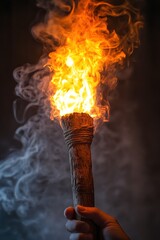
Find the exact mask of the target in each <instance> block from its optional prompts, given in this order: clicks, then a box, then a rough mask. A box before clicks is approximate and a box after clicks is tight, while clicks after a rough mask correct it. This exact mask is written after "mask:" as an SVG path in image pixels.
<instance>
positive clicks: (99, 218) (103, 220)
mask: <svg viewBox="0 0 160 240" xmlns="http://www.w3.org/2000/svg"><path fill="white" fill-rule="evenodd" d="M75 210H76V212H77V214H78V215H80V216H82V217H84V218H88V219H90V220H92V221H93V222H94V223H95V224H96V225H97V226H99V227H100V228H102V229H103V228H105V227H106V226H107V225H109V224H110V223H117V221H116V219H115V218H114V217H112V216H110V215H108V214H106V213H104V212H103V211H101V210H100V209H99V208H96V207H84V206H80V205H78V206H77V207H76V208H75Z"/></svg>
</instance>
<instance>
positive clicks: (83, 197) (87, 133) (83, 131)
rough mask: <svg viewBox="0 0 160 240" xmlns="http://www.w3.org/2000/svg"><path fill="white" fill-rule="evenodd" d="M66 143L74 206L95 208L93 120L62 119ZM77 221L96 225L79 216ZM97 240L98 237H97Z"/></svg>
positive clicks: (77, 116)
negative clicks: (92, 146) (92, 158)
mask: <svg viewBox="0 0 160 240" xmlns="http://www.w3.org/2000/svg"><path fill="white" fill-rule="evenodd" d="M61 125H62V129H63V131H64V136H65V141H66V144H67V146H68V150H69V161H70V172H71V185H72V193H73V203H74V206H77V205H82V206H86V207H94V184H93V175H92V160H91V143H92V139H93V119H92V118H91V117H90V116H89V115H88V114H85V113H73V114H69V115H65V116H63V117H62V119H61ZM77 219H79V220H82V221H85V222H87V223H89V224H90V225H91V226H92V227H93V229H94V232H95V236H96V234H97V233H96V232H97V231H96V229H95V226H94V224H93V223H92V222H91V221H89V220H87V219H84V218H81V217H80V216H78V215H77ZM95 239H96V237H95Z"/></svg>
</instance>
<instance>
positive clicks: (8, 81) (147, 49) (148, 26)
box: [0, 0, 160, 240]
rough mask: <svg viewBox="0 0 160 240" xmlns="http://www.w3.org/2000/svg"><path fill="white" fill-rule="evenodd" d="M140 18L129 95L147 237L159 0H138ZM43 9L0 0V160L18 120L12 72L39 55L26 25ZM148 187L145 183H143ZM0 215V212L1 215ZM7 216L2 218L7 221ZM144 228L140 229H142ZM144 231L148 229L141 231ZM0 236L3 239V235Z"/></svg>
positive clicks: (154, 197)
mask: <svg viewBox="0 0 160 240" xmlns="http://www.w3.org/2000/svg"><path fill="white" fill-rule="evenodd" d="M139 2H140V6H141V11H142V13H143V15H144V18H145V27H144V29H143V31H142V33H141V46H140V47H139V49H138V50H136V51H137V53H136V54H137V56H136V59H135V70H134V76H133V78H134V79H135V80H134V81H132V82H131V84H130V87H131V88H132V91H131V95H130V98H131V99H132V100H133V101H134V99H135V100H136V102H138V108H137V110H136V119H137V121H138V123H139V129H140V130H139V131H140V138H141V141H142V142H143V146H144V149H145V152H146V155H145V156H146V158H145V169H147V175H148V181H149V182H150V184H151V186H152V194H151V195H149V196H148V198H147V199H146V201H148V202H147V204H148V205H152V206H155V207H154V208H155V209H154V210H155V212H153V211H152V212H151V213H150V215H148V224H149V225H150V233H149V234H150V238H148V239H151V236H153V238H152V239H158V232H159V229H158V222H159V219H155V218H157V215H155V213H156V212H157V211H158V210H159V209H157V206H158V204H157V203H158V199H159V197H160V191H159V186H158V185H159V173H160V107H159V104H160V2H158V1H156V0H152V1H139ZM43 15H44V11H43V10H40V9H38V8H37V7H36V4H35V1H33V0H5V1H1V2H0V19H1V33H0V159H3V158H4V157H5V155H6V154H7V151H8V149H9V148H10V147H12V146H14V145H15V144H16V142H15V141H14V140H13V136H14V132H15V129H16V128H17V127H18V123H16V121H15V120H14V117H13V107H12V105H13V101H14V100H15V99H16V96H15V93H14V88H15V85H16V83H15V81H14V79H13V74H12V73H13V70H14V69H15V68H16V67H18V66H21V65H23V64H25V63H26V62H29V63H36V62H37V60H38V59H39V57H40V56H41V54H42V47H41V44H40V43H38V42H36V41H35V40H34V39H33V37H32V35H31V32H30V31H31V27H32V25H34V24H35V23H36V22H38V20H40V19H42V17H43ZM146 188H147V186H146ZM1 217H3V216H1ZM8 221H9V220H6V224H8V223H9V222H8ZM144 231H145V230H144ZM146 231H147V230H146ZM2 240H4V239H2Z"/></svg>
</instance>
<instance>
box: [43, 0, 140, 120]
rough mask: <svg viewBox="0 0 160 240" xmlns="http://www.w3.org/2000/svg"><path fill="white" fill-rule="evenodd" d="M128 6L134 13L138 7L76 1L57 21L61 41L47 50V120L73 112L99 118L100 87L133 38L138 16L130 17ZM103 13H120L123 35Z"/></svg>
mask: <svg viewBox="0 0 160 240" xmlns="http://www.w3.org/2000/svg"><path fill="white" fill-rule="evenodd" d="M130 11H131V12H132V14H133V13H134V14H135V15H137V18H138V12H137V11H136V10H135V9H134V8H132V7H131V6H129V5H128V3H124V4H123V5H121V6H113V5H111V4H108V3H106V2H100V3H97V2H96V1H91V0H90V1H89V0H88V1H85V3H84V1H80V3H79V5H78V7H77V8H75V9H73V11H72V12H71V13H70V14H69V15H67V16H66V17H64V18H63V19H61V20H60V23H59V25H60V26H61V28H60V29H61V32H60V35H61V36H62V41H61V44H60V46H59V47H58V48H57V49H56V51H53V52H51V53H50V54H49V60H48V63H47V65H49V66H50V68H51V69H52V70H53V77H52V80H51V82H50V85H49V93H50V95H49V99H50V103H51V119H53V118H54V117H60V116H63V115H65V114H69V113H73V112H77V113H81V112H83V113H88V114H90V115H91V116H92V117H94V118H104V112H105V111H106V110H107V109H108V104H107V102H105V101H103V104H102V100H103V94H102V91H101V88H100V87H101V85H106V86H107V87H108V88H113V86H114V85H115V84H116V78H115V75H114V73H115V69H114V68H115V64H122V63H123V60H124V59H125V57H126V55H129V54H131V53H132V50H133V48H134V47H135V46H136V44H137V41H138V32H137V29H138V28H139V26H140V24H138V20H136V21H135V20H134V21H133V22H132V20H131V13H130ZM108 16H114V17H122V16H123V17H124V16H125V17H126V19H127V20H126V22H127V24H126V25H127V27H126V28H128V31H126V33H125V35H124V34H123V35H120V34H118V33H117V32H116V31H115V30H114V29H112V30H109V28H108ZM56 24H57V25H58V23H56ZM57 25H55V26H57ZM54 31H55V29H53V32H54ZM127 38H128V39H127ZM129 41H130V42H129ZM113 66H114V68H113ZM110 71H113V73H112V74H110V73H109V72H110ZM106 73H107V74H106ZM105 74H106V75H110V76H109V77H110V78H112V79H110V80H109V77H108V78H107V77H105ZM111 75H112V76H111ZM113 75H114V76H113ZM112 85H113V86H112ZM104 102H105V103H104Z"/></svg>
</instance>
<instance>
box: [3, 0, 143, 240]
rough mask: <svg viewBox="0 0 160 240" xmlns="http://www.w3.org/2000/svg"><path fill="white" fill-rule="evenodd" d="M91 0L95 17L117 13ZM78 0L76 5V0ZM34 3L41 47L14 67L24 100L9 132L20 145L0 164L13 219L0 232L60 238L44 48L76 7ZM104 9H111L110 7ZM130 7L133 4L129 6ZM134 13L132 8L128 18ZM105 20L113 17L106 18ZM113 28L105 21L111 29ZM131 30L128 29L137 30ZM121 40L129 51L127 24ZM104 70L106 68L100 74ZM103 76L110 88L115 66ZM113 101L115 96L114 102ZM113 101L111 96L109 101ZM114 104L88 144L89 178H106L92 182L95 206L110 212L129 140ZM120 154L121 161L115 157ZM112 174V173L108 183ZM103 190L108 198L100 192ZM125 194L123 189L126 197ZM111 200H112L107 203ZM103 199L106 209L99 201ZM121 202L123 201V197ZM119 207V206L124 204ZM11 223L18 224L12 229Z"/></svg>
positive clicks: (63, 172)
mask: <svg viewBox="0 0 160 240" xmlns="http://www.w3.org/2000/svg"><path fill="white" fill-rule="evenodd" d="M88 3H89V1H86V3H85V4H86V5H87V4H88ZM93 3H94V6H95V5H96V6H97V9H98V10H97V11H98V13H99V16H100V13H101V16H100V17H102V18H103V17H105V14H109V16H112V15H114V13H116V14H118V13H119V12H118V11H119V9H120V8H119V6H118V7H116V6H115V10H114V11H113V13H112V12H107V13H106V11H108V7H111V4H109V3H106V2H102V3H101V5H100V4H98V3H97V2H96V1H94V2H93ZM79 4H81V5H82V1H80V3H79ZM125 4H126V2H124V6H125V10H124V9H123V11H127V15H128V11H129V9H127V7H126V5H125ZM37 5H38V6H39V7H41V8H44V9H45V10H46V18H45V20H44V22H43V23H40V24H38V25H36V26H34V27H33V29H32V34H33V36H34V37H35V38H36V39H38V40H39V41H41V42H42V43H43V46H44V52H43V55H42V57H41V59H40V60H39V62H38V63H37V64H36V65H30V64H26V65H24V66H22V67H19V68H17V69H15V71H14V78H15V80H16V82H17V86H16V89H15V92H16V95H17V96H18V97H20V98H21V99H23V100H24V101H25V102H26V103H27V106H26V108H25V109H24V113H23V114H22V118H21V121H20V122H21V126H20V127H19V128H18V129H17V130H16V132H15V138H16V139H17V141H19V142H20V143H21V148H20V149H17V150H12V151H10V152H9V154H8V157H7V158H6V159H4V161H2V162H1V163H0V182H1V188H0V204H1V207H2V209H3V210H4V211H5V212H7V214H9V215H10V216H11V217H12V218H13V223H12V224H10V227H9V228H6V229H5V230H3V231H0V234H1V235H2V236H3V235H4V236H7V233H8V232H10V231H12V235H13V238H14V237H15V238H16V240H22V239H26V240H35V239H37V238H38V239H39V240H44V239H48V240H51V239H65V238H66V237H67V232H65V228H64V226H63V225H64V222H65V219H63V209H64V208H65V207H66V206H68V205H70V204H71V203H72V201H71V190H70V176H69V164H68V153H67V150H66V146H65V143H64V138H63V134H62V130H61V128H60V126H59V123H58V121H56V119H55V120H54V121H51V120H50V119H49V116H50V111H51V109H50V102H49V100H48V87H49V83H50V80H51V77H52V74H53V73H51V72H50V70H49V68H48V67H44V66H45V64H46V63H47V61H48V53H49V52H51V51H55V50H56V49H57V48H58V47H60V46H62V45H63V44H64V43H65V40H66V35H65V34H67V31H68V29H69V27H68V25H69V26H70V24H71V20H75V19H74V18H72V17H71V18H68V16H72V15H73V13H74V11H76V9H77V6H78V1H67V0H65V1H59V0H52V1H51V0H50V1H49V0H48V1H43V0H39V1H38V2H37ZM86 5H85V6H86ZM85 6H83V7H85ZM127 6H128V5H127ZM109 10H110V11H111V8H109ZM132 10H135V9H134V8H132ZM125 13H126V12H125ZM135 13H137V12H135ZM135 13H134V11H132V14H133V15H134V17H135ZM120 15H121V14H120ZM122 15H123V14H122ZM130 17H131V16H130ZM130 20H131V19H130ZM110 21H111V22H113V21H112V19H110ZM138 24H139V22H137V24H136V25H134V26H136V31H138V30H137V29H138V28H139V26H138ZM113 27H114V26H113V25H112V24H111V29H112V28H113ZM64 29H65V32H64ZM66 29H67V30H66ZM111 31H112V30H111ZM119 31H120V30H119ZM136 31H135V32H134V33H135V34H137V35H138V32H136ZM62 33H63V34H62ZM132 38H133V39H134V41H133V39H132ZM126 39H127V40H126ZM135 39H136V41H135ZM123 41H128V44H127V45H125V46H126V49H125V50H124V49H123V50H124V51H126V52H128V53H129V55H130V54H131V53H132V51H133V48H134V47H136V46H137V44H138V42H137V38H135V36H133V32H132V31H131V29H129V30H128V35H127V38H124V36H122V41H121V42H123ZM129 43H131V44H129ZM119 49H120V50H119ZM116 50H119V51H121V50H122V47H121V48H119V46H118V48H116ZM111 70H112V71H111ZM111 72H112V74H113V75H114V76H113V75H112V74H111ZM105 74H106V71H105V72H103V73H102V76H104V75H105ZM106 78H107V79H108V80H110V88H111V89H112V88H114V87H115V85H116V83H117V80H116V78H115V68H113V67H111V66H110V72H109V73H107V77H106ZM107 84H108V83H107ZM116 100H117V99H116V98H115V100H114V101H116ZM114 101H112V99H111V102H114ZM16 106H17V105H16V103H15V108H14V111H15V116H16V118H17V120H18V117H17V116H18V114H17V111H18V109H16ZM118 109H119V110H118V111H117V113H115V114H113V116H112V118H111V124H112V125H109V126H106V125H104V126H103V127H102V130H101V131H100V132H99V133H97V135H96V137H95V141H94V143H93V162H94V168H96V171H95V170H94V175H95V179H99V177H98V175H100V174H103V175H104V171H105V172H106V173H107V178H106V179H105V180H104V179H103V181H106V183H104V182H102V179H100V181H97V182H96V190H97V193H101V195H100V196H98V195H97V205H98V206H101V208H103V209H104V210H108V209H109V208H110V207H111V206H112V208H114V211H113V214H115V213H117V212H119V208H118V206H117V204H118V203H117V202H116V199H117V198H119V197H120V196H119V194H123V191H125V187H126V183H125V180H126V179H128V176H126V174H127V172H130V171H128V168H129V167H130V166H129V164H128V160H127V159H128V156H130V155H131V153H130V152H129V151H130V148H131V145H132V144H133V141H134V139H132V138H131V137H130V134H132V133H130V134H129V133H128V132H127V130H128V128H130V126H129V125H128V123H126V122H125V118H124V117H123V116H126V113H124V112H123V111H121V109H120V107H119V106H118ZM123 110H124V109H123ZM115 112H116V111H115ZM117 122H118V126H117V127H116V124H117ZM119 123H120V124H119ZM126 125H128V128H127V127H126ZM112 128H115V129H112ZM134 136H135V137H136V135H135V133H134V134H133V138H134ZM129 140H130V141H129ZM135 148H137V146H135ZM99 153H101V154H99ZM124 154H125V156H124ZM127 154H128V155H127ZM120 156H121V158H122V159H123V161H120V162H119V161H118V159H119V158H120ZM107 169H110V170H107ZM116 169H117V170H116ZM111 172H112V173H111ZM112 174H115V175H116V177H115V179H114V182H113V183H112V184H111V179H112V178H113V175H112ZM107 181H108V182H107ZM108 183H109V184H108ZM107 185H108V186H107ZM100 186H101V187H100ZM107 194H108V195H109V196H110V199H109V197H108V196H106V195H107ZM128 195H129V194H127V193H126V196H128ZM112 199H115V201H114V202H112ZM105 201H106V202H107V208H106V207H105V206H104V205H105ZM125 204H126V205H125ZM124 205H125V206H128V205H127V199H126V201H124ZM128 208H129V206H128ZM121 209H123V211H124V207H123V208H121ZM110 213H112V211H111V212H110ZM120 214H121V212H120ZM120 217H121V215H120ZM57 219H58V220H57ZM126 219H127V218H126ZM126 221H127V220H126ZM17 222H18V223H19V227H18V228H17V229H16V227H15V224H16V223H17ZM63 228H64V230H63V231H62V229H63ZM11 229H13V230H11ZM20 229H21V230H20ZM5 234H6V235H5Z"/></svg>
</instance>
